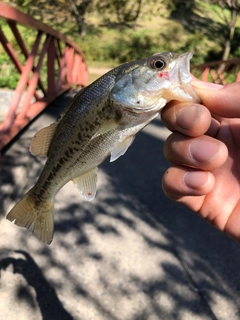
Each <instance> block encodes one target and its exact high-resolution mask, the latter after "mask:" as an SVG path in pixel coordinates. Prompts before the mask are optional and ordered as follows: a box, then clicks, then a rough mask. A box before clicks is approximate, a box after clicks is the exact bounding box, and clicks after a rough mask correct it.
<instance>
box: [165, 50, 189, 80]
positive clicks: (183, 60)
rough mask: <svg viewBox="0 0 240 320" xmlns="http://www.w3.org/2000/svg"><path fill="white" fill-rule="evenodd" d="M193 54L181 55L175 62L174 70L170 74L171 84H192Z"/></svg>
mask: <svg viewBox="0 0 240 320" xmlns="http://www.w3.org/2000/svg"><path fill="white" fill-rule="evenodd" d="M192 56H193V54H192V52H191V51H189V52H186V53H183V54H180V55H179V57H178V59H176V60H175V62H174V65H173V67H172V68H171V69H172V70H171V71H170V73H169V79H170V81H171V83H177V84H180V85H182V84H186V83H189V82H191V80H192V77H191V74H190V59H191V58H192Z"/></svg>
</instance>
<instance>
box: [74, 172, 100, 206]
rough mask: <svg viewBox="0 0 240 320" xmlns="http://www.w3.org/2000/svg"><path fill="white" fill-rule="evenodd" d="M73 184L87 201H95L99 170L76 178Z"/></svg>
mask: <svg viewBox="0 0 240 320" xmlns="http://www.w3.org/2000/svg"><path fill="white" fill-rule="evenodd" d="M73 183H74V186H75V187H76V189H77V190H78V191H79V192H80V194H81V195H82V196H83V198H84V199H85V200H87V201H91V200H93V199H94V198H95V195H96V191H97V168H94V169H92V170H91V171H88V172H86V173H85V174H83V175H81V176H79V177H77V178H74V179H73Z"/></svg>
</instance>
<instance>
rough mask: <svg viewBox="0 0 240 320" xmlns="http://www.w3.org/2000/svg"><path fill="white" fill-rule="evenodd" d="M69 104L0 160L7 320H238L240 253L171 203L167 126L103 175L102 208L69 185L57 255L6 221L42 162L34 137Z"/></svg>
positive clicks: (146, 135)
mask: <svg viewBox="0 0 240 320" xmlns="http://www.w3.org/2000/svg"><path fill="white" fill-rule="evenodd" d="M70 98H71V95H70V94H69V95H65V96H62V97H60V98H59V99H58V100H57V101H56V102H55V103H54V104H53V105H51V106H50V107H49V108H48V109H47V110H45V112H44V113H43V114H42V115H41V116H39V117H38V119H37V120H36V121H34V123H32V125H30V127H29V128H28V130H26V131H25V132H24V133H23V134H22V135H21V136H19V137H18V138H17V139H16V141H15V142H14V143H13V144H12V145H11V147H10V148H8V150H6V152H5V154H4V156H3V159H2V171H1V195H0V196H1V201H0V203H1V210H0V244H1V245H0V270H1V278H0V319H5V320H15V319H16V320H25V319H28V320H40V319H44V320H58V319H59V320H62V319H63V320H64V319H76V320H80V319H83V320H91V319H92V320H141V319H142V320H145V319H146V320H158V319H164V320H165V319H167V320H178V319H179V320H188V319H194V320H200V319H202V320H203V319H204V320H210V319H211V320H212V319H219V320H229V319H231V320H237V319H240V271H239V270H240V247H239V245H237V244H236V243H235V242H234V241H232V240H231V239H229V238H228V237H226V236H225V235H223V234H221V233H220V232H218V231H216V230H214V229H213V228H211V227H210V226H209V225H207V224H206V223H205V222H204V221H202V220H201V219H200V218H198V217H197V216H196V215H195V214H193V213H192V212H190V211H188V210H187V209H185V208H183V207H182V206H180V205H177V204H175V203H174V202H172V201H170V200H169V199H167V198H166V197H165V196H164V194H163V192H162V190H161V176H162V174H163V172H164V171H165V170H166V168H167V166H168V163H167V162H166V161H165V160H164V158H163V155H162V148H163V141H164V139H165V137H166V136H167V134H168V132H167V130H166V129H165V128H163V126H162V125H161V123H160V121H154V122H153V123H152V124H150V125H149V126H148V127H147V128H146V129H145V130H144V131H142V132H141V133H139V134H138V136H137V138H136V140H135V141H134V143H133V145H132V146H131V148H130V149H129V150H128V152H127V154H126V155H125V156H124V157H121V158H120V159H119V160H117V161H116V162H113V163H109V162H108V160H107V161H105V162H104V164H103V165H101V167H100V170H99V187H98V193H97V197H96V200H94V201H93V202H90V203H89V202H85V201H83V200H82V199H81V196H80V195H79V194H78V193H77V191H76V190H75V189H74V187H73V184H72V183H69V184H67V185H66V186H65V187H64V188H63V189H62V190H61V191H60V192H59V194H58V196H57V199H56V203H55V237H54V241H53V243H52V244H51V245H50V246H47V245H44V244H42V243H41V242H39V241H38V240H37V239H36V238H35V237H34V236H33V235H32V234H31V232H30V231H28V230H26V229H21V228H18V227H17V226H15V225H14V224H12V223H10V222H9V221H7V220H6V219H5V218H4V216H5V214H6V213H7V211H8V210H9V209H10V208H11V207H12V205H13V204H14V203H15V202H16V201H17V199H19V197H20V196H22V195H23V193H24V192H25V191H26V190H27V189H28V188H30V187H31V186H32V185H33V183H34V182H35V181H36V179H37V176H38V175H39V171H40V170H41V167H42V165H43V162H44V159H40V158H34V157H32V156H30V155H29V152H28V146H29V141H30V138H31V136H32V135H33V134H34V133H35V132H36V131H37V130H39V129H40V128H42V127H44V126H47V125H48V124H49V123H51V122H53V121H54V120H55V119H56V117H57V116H58V114H59V112H60V109H62V107H63V106H64V105H66V104H67V102H68V101H69V99H70Z"/></svg>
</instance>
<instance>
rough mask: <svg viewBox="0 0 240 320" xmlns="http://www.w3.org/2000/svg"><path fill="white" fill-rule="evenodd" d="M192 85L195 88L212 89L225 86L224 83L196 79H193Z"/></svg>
mask: <svg viewBox="0 0 240 320" xmlns="http://www.w3.org/2000/svg"><path fill="white" fill-rule="evenodd" d="M192 85H193V86H194V87H195V88H199V89H210V90H219V89H222V88H223V87H224V86H223V85H221V84H217V83H212V82H206V81H195V80H193V81H192Z"/></svg>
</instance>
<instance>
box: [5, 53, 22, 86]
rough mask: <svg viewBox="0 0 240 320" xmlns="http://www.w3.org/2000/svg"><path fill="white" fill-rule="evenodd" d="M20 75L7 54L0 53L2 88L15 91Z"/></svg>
mask: <svg viewBox="0 0 240 320" xmlns="http://www.w3.org/2000/svg"><path fill="white" fill-rule="evenodd" d="M18 79H19V74H18V73H17V71H16V69H15V67H14V65H13V64H12V62H11V61H10V59H9V57H8V56H7V55H6V54H5V53H0V88H9V89H15V88H16V86H17V83H18Z"/></svg>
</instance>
